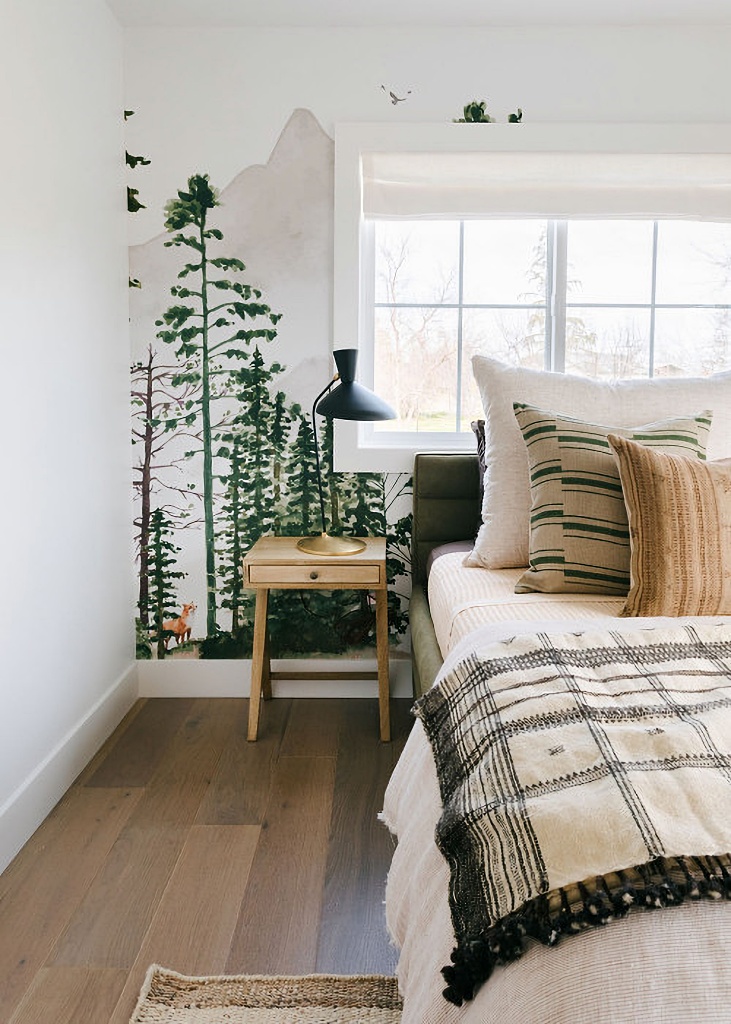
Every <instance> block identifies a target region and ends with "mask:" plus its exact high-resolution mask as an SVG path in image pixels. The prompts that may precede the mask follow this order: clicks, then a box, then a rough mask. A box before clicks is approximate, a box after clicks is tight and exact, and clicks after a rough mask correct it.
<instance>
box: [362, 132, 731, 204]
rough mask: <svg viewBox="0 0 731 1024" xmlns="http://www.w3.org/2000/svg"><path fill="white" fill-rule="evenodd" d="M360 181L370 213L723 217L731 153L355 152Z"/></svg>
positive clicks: (730, 191) (729, 193)
mask: <svg viewBox="0 0 731 1024" xmlns="http://www.w3.org/2000/svg"><path fill="white" fill-rule="evenodd" d="M460 127H461V126H460ZM491 127H492V126H490V125H486V126H481V125H471V126H469V129H468V130H470V131H473V132H477V131H489V130H490V129H491ZM523 127H524V126H522V125H515V126H514V130H515V131H516V133H517V132H520V131H521V130H522V129H523ZM516 138H518V136H516ZM362 185H363V215H364V217H366V218H373V219H411V218H424V217H426V218H460V219H467V218H479V217H505V218H508V217H509V218H520V217H541V218H546V219H557V220H563V219H569V218H579V217H580V218H645V219H650V220H657V219H662V218H673V219H676V218H691V219H694V220H704V219H706V220H731V153H671V152H652V153H649V152H648V153H638V152H631V153H617V152H612V153H608V152H569V151H565V152H525V151H513V152H506V151H504V150H500V151H491V152H488V151H483V152H429V151H422V152H363V153H362Z"/></svg>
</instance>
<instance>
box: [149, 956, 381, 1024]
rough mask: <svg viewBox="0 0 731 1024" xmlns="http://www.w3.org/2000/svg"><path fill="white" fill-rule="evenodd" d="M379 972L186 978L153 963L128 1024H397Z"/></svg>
mask: <svg viewBox="0 0 731 1024" xmlns="http://www.w3.org/2000/svg"><path fill="white" fill-rule="evenodd" d="M400 1020H401V1000H400V998H399V994H398V990H397V987H396V979H395V978H389V977H386V976H385V975H381V974H367V975H335V974H311V975H305V976H303V977H283V976H281V975H279V976H277V975H272V976H266V975H243V976H233V975H231V976H228V977H226V976H223V977H218V978H215V977H210V978H186V977H185V976H184V975H182V974H177V973H176V972H175V971H169V970H167V969H165V968H164V967H159V966H158V965H157V964H153V966H152V967H150V969H149V970H148V972H147V977H146V978H145V983H144V985H143V986H142V991H141V993H140V998H139V1001H138V1003H137V1006H136V1007H135V1011H134V1013H133V1014H132V1017H131V1020H130V1024H359V1022H361V1021H362V1022H363V1024H399V1021H400Z"/></svg>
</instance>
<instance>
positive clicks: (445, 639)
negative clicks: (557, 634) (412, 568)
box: [429, 551, 624, 658]
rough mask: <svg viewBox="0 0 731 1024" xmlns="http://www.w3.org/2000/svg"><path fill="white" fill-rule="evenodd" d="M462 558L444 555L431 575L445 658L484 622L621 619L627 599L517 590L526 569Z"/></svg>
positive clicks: (431, 605) (436, 627)
mask: <svg viewBox="0 0 731 1024" xmlns="http://www.w3.org/2000/svg"><path fill="white" fill-rule="evenodd" d="M463 561H464V554H463V553H461V552H459V551H453V552H449V553H447V554H443V555H440V557H439V558H436V559H435V560H434V564H433V565H432V567H431V571H430V573H429V608H430V610H431V616H432V621H433V623H434V630H435V632H436V634H437V643H438V644H439V649H440V650H441V652H442V657H443V658H446V656H447V654H448V653H449V652H450V651H451V650H452V648H453V647H454V646H455V644H458V643H459V642H460V640H462V639H463V638H464V637H466V636H469V634H470V633H472V632H474V630H476V629H478V628H479V627H480V626H485V625H489V624H491V623H492V624H495V625H496V626H499V625H500V624H501V623H506V622H527V623H528V624H529V628H530V623H541V622H542V621H543V620H544V619H547V618H551V619H553V618H555V619H563V620H564V622H567V621H573V620H574V619H577V618H583V619H590V620H592V621H593V624H594V625H595V626H596V625H598V624H601V622H602V621H607V622H608V621H609V620H610V619H614V618H616V616H618V615H619V612H620V611H621V609H622V606H623V605H624V598H622V597H612V596H611V595H608V594H537V593H533V594H516V593H515V590H514V588H515V583H516V581H517V580H518V579H519V578H520V577H521V576H522V575H523V573H524V572H525V568H522V569H482V568H474V567H467V566H465V565H463ZM534 628H535V627H534Z"/></svg>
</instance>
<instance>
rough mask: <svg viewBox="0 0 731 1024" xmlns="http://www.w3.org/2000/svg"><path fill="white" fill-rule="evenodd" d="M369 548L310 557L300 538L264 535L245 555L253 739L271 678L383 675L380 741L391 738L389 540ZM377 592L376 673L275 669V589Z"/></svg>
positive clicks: (373, 541)
mask: <svg viewBox="0 0 731 1024" xmlns="http://www.w3.org/2000/svg"><path fill="white" fill-rule="evenodd" d="M363 539H364V540H365V541H366V548H365V551H361V552H359V553H358V554H356V555H338V556H334V557H330V558H328V557H325V556H321V555H308V554H305V553H304V552H302V551H300V550H299V549H298V548H297V541H298V540H299V538H298V537H261V538H260V539H259V540H258V541H257V542H256V543H255V544H254V546H253V547H252V548H251V550H250V551H249V552H248V554H247V555H246V557H245V558H244V586H246V587H249V588H252V589H254V590H256V610H255V617H254V651H253V656H252V663H251V696H250V700H249V732H248V739H249V740H255V739H256V737H257V734H258V732H259V713H260V710H261V700H262V697H263V698H264V699H265V700H267V699H269V698H270V697H271V695H272V685H271V681H272V679H283V678H286V679H313V678H314V679H378V710H379V719H380V731H381V739H382V740H384V741H387V740H390V739H391V718H390V708H389V682H388V602H387V595H386V541H385V539H384V538H383V537H368V538H363ZM294 589H296V590H372V591H373V592H374V593H375V596H376V651H377V659H378V671H377V672H298V673H291V672H290V673H283V672H272V671H271V666H270V659H269V637H268V629H267V607H268V603H269V591H270V590H294Z"/></svg>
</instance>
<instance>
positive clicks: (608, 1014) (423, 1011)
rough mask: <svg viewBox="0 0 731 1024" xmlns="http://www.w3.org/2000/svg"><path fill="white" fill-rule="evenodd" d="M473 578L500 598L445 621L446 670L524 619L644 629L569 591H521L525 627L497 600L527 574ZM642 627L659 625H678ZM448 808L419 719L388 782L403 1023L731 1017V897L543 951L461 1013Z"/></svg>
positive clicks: (670, 1021) (391, 908)
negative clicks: (453, 973)
mask: <svg viewBox="0 0 731 1024" xmlns="http://www.w3.org/2000/svg"><path fill="white" fill-rule="evenodd" d="M447 558H452V559H454V560H457V559H459V558H460V556H459V555H457V556H450V555H448V556H444V558H443V559H439V560H438V561H437V562H436V563H435V567H434V568H433V569H432V576H433V575H434V569H435V568H437V567H439V563H440V562H443V561H444V560H445V559H447ZM464 571H465V572H467V573H479V574H482V575H483V576H484V575H488V576H492V577H500V579H498V580H492V581H489V582H487V581H484V580H483V585H484V584H485V583H486V582H487V585H488V587H492V588H493V589H492V595H493V596H492V597H490V595H489V594H488V596H485V594H484V593H483V595H482V597H479V596H477V597H475V596H474V595H473V596H471V597H468V599H467V601H466V602H464V601H463V602H461V603H462V604H466V605H467V607H464V608H458V609H457V613H456V615H454V616H453V617H452V618H453V620H454V621H453V624H452V625H451V626H447V625H445V621H444V620H443V621H442V623H441V626H440V630H441V636H440V637H439V639H440V644H442V643H444V645H445V647H444V648H443V649H449V650H450V653H449V655H448V657H447V659H446V663H445V671H446V670H448V669H449V668H450V666H452V665H454V664H456V662H457V661H458V660H459V659H460V658H461V657H463V656H464V655H465V654H467V653H468V651H472V650H475V649H476V650H478V651H479V650H484V649H485V648H487V647H488V646H489V645H490V644H492V643H494V642H495V641H497V640H499V639H501V638H503V637H505V636H510V635H514V633H515V632H516V631H518V630H520V629H522V630H523V631H525V630H526V626H525V619H527V620H528V625H527V629H528V630H530V631H531V632H534V631H536V629H537V628H540V629H542V630H543V629H545V630H546V631H551V630H554V631H557V632H566V631H567V630H568V629H572V630H573V629H576V630H580V629H582V628H592V627H593V628H596V626H597V624H598V623H597V619H598V618H601V617H607V618H608V619H609V618H611V620H612V621H611V625H612V628H614V629H623V628H636V627H637V625H638V622H639V620H637V619H618V618H613V617H612V616H611V613H610V612H609V611H608V610H607V608H606V606H607V605H609V604H612V605H613V606H614V607H615V614H616V610H618V609H617V608H616V606H617V605H621V602H617V601H611V600H610V599H607V598H599V599H598V598H587V597H586V595H580V596H577V597H576V598H572V599H571V600H569V601H566V600H565V599H562V598H564V597H568V595H561V596H560V597H559V596H558V595H520V597H528V598H529V602H526V603H524V602H522V601H521V602H520V607H521V613H523V612H524V611H525V610H526V609H527V608H528V607H530V610H529V611H528V612H527V614H525V619H524V620H523V624H522V625H521V621H520V619H519V616H518V615H517V614H516V608H515V604H513V607H512V608H511V610H510V614H505V612H506V610H505V609H503V608H502V606H501V605H500V603H499V602H498V601H497V597H496V596H497V594H498V593H499V592H500V588H502V592H503V593H505V592H506V591H505V587H506V586H507V584H506V580H507V579H508V575H509V574H510V573H512V574H513V576H515V575H519V574H520V571H521V570H501V571H500V570H498V571H487V570H484V569H466V570H464ZM448 575H449V574H448ZM452 577H453V574H452ZM437 578H438V577H437ZM514 596H515V597H516V598H517V597H518V595H514ZM534 598H542V599H543V600H542V601H540V603H539V604H540V607H541V610H542V617H540V616H539V615H538V611H537V607H536V603H535V601H534ZM491 601H493V602H494V603H493V604H492V605H491V604H490V602H491ZM587 602H588V603H589V605H590V606H591V607H590V608H589V609H588V612H587V609H586V604H587ZM576 605H582V606H584V613H583V614H577V609H576V607H575V606H576ZM601 605H603V606H604V608H602V607H601ZM597 606H599V607H597ZM490 607H492V609H493V613H496V615H497V617H498V618H499V621H497V622H496V621H493V622H492V623H491V624H489V625H483V626H482V627H481V628H479V629H478V630H477V631H476V632H473V633H470V634H469V635H466V636H463V637H462V639H460V640H457V639H456V637H457V634H458V633H459V632H460V630H461V629H462V628H463V627H462V626H461V625H460V622H462V623H464V622H465V621H466V617H468V616H469V615H476V614H478V611H479V614H480V615H482V616H483V620H484V616H485V612H486V609H488V608H490ZM487 614H488V616H489V615H490V612H487ZM500 620H501V621H500ZM642 621H643V624H645V625H652V624H653V623H658V624H659V623H662V622H667V621H668V620H651V619H645V620H642ZM676 621H677V620H676ZM710 621H713V620H712V619H710V620H709V619H705V620H704V622H706V623H708V622H710ZM438 636H439V633H438ZM440 810H441V807H440V800H439V790H438V784H437V778H436V771H435V767H434V761H433V758H432V754H431V749H430V746H429V743H428V741H427V739H426V736H425V734H424V732H423V729H422V727H421V723H420V722H418V721H417V722H416V723H415V725H414V728H413V731H412V733H411V736H410V738H409V740H408V742H407V744H406V747H405V749H404V751H403V754H402V756H401V758H400V760H399V763H398V765H397V766H396V769H395V771H394V774H393V776H392V779H391V781H390V783H389V786H388V789H387V791H386V795H385V800H384V810H383V820H384V822H385V823H386V825H387V826H388V827H389V829H390V830H391V831H392V832H393V833H394V835H395V836H396V837H397V839H398V845H397V848H396V851H395V854H394V858H393V863H392V866H391V871H390V873H389V877H388V883H387V891H386V916H387V923H388V927H389V931H390V933H391V935H392V937H393V939H394V941H395V943H396V945H397V946H398V947H399V949H400V959H399V964H398V968H397V974H398V978H399V985H400V988H401V991H402V994H403V996H404V1015H403V1024H457V1022H459V1024H490V1022H496V1024H498V1022H499V1024H562V1022H564V1021H565V1022H569V1021H570V1022H571V1024H575V1022H586V1024H589V1022H591V1024H622V1022H634V1021H637V1022H640V1021H648V1022H652V1024H690V1022H692V1024H711V1022H713V1024H729V1022H731V965H729V960H728V953H727V942H726V939H725V934H726V933H725V929H726V928H728V927H730V926H731V905H730V904H729V902H725V901H724V902H719V903H712V902H709V901H703V902H701V903H686V904H684V905H683V906H680V907H677V908H672V909H667V910H662V911H659V912H655V913H653V912H651V911H636V912H633V913H631V914H630V915H629V916H628V917H627V918H626V919H624V920H621V921H614V922H612V923H611V924H609V925H608V926H607V927H606V928H601V929H591V930H589V931H586V932H583V933H581V934H579V935H576V936H573V937H571V938H570V939H566V940H564V941H563V942H561V943H560V944H559V945H558V946H557V947H555V948H551V949H546V948H544V947H542V946H538V945H532V946H530V947H529V949H528V950H527V952H526V953H525V955H524V956H523V958H522V959H521V960H519V961H517V962H516V963H513V964H510V965H508V966H506V967H500V968H497V969H496V971H495V973H494V975H493V976H492V978H491V979H490V980H489V981H488V982H487V983H486V984H485V985H484V986H483V987H482V988H481V989H480V991H479V992H478V993H477V996H476V998H475V999H474V1001H472V1002H470V1003H466V1004H465V1005H464V1006H463V1007H461V1008H458V1007H455V1006H453V1005H452V1004H450V1003H448V1002H447V1001H446V1000H445V999H444V998H443V996H442V994H441V992H442V989H443V987H444V982H443V979H442V976H441V973H440V970H441V967H442V966H443V965H445V964H447V963H448V962H449V957H450V953H451V951H452V948H453V945H454V935H453V930H452V925H451V920H450V915H449V905H448V898H447V886H448V879H449V871H448V866H447V863H446V861H445V860H444V858H443V857H442V855H441V853H440V852H439V850H438V849H437V847H436V845H435V843H434V829H435V826H436V822H437V820H438V817H439V814H440Z"/></svg>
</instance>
